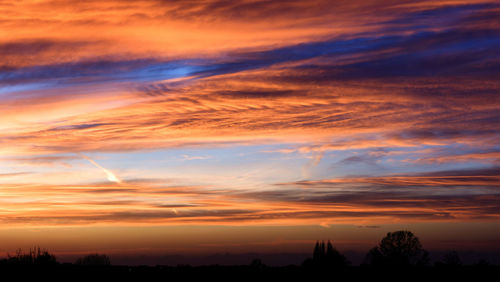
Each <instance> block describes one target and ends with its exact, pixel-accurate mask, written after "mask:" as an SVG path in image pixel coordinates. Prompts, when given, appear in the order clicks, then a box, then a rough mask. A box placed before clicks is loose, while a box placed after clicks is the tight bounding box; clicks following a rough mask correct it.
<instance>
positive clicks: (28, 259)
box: [7, 247, 57, 265]
mask: <svg viewBox="0 0 500 282" xmlns="http://www.w3.org/2000/svg"><path fill="white" fill-rule="evenodd" d="M7 262H8V263H14V264H26V265H29V264H31V265H55V264H57V260H56V257H55V256H54V255H52V254H50V253H49V252H48V251H47V250H45V249H41V248H40V247H34V248H32V249H31V248H30V250H29V252H28V253H25V252H23V250H22V249H18V250H17V251H16V254H15V255H13V256H12V255H10V254H7Z"/></svg>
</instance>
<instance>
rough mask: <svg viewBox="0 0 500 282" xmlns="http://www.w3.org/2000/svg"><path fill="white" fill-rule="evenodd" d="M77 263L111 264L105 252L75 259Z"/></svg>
mask: <svg viewBox="0 0 500 282" xmlns="http://www.w3.org/2000/svg"><path fill="white" fill-rule="evenodd" d="M75 264H78V265H94V266H97V265H111V260H110V259H109V257H108V256H107V255H105V254H90V255H86V256H84V257H82V258H79V259H77V260H76V262H75Z"/></svg>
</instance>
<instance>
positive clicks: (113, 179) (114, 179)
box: [79, 154, 122, 183]
mask: <svg viewBox="0 0 500 282" xmlns="http://www.w3.org/2000/svg"><path fill="white" fill-rule="evenodd" d="M79 155H80V156H81V157H82V158H84V159H86V160H87V161H89V162H90V163H91V164H93V165H94V166H95V167H97V168H99V169H101V170H102V171H103V172H104V173H106V176H107V177H108V180H109V181H111V182H115V183H121V182H122V181H121V180H120V179H119V178H118V177H116V175H115V174H114V173H112V172H111V171H109V170H107V169H105V168H104V167H102V166H101V165H99V164H98V163H96V162H95V161H94V160H92V159H91V158H89V157H87V156H85V155H84V154H79Z"/></svg>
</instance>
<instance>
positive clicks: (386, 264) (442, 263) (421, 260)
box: [0, 230, 500, 281]
mask: <svg viewBox="0 0 500 282" xmlns="http://www.w3.org/2000/svg"><path fill="white" fill-rule="evenodd" d="M0 272H1V273H2V274H4V275H5V277H9V276H11V275H14V276H16V275H17V276H19V275H22V277H23V278H40V277H45V278H48V279H52V280H54V279H65V280H68V279H94V278H96V277H99V278H100V279H113V280H117V279H134V280H135V279H137V280H149V279H155V280H158V279H207V278H209V277H210V278H217V279H223V280H226V279H228V280H229V279H231V280H250V279H277V280H279V281H281V280H283V279H304V280H307V281H310V280H315V279H318V280H319V279H323V278H324V277H329V276H330V277H331V279H328V280H335V279H342V278H345V279H350V280H351V279H355V280H357V279H359V280H361V279H363V280H373V279H375V278H376V279H378V278H380V279H385V280H396V279H397V280H399V281H401V280H406V281H417V280H419V281H421V280H423V279H433V280H438V279H439V280H446V281H449V280H450V279H473V280H474V281H478V279H479V280H481V279H482V278H485V279H486V278H488V277H498V275H499V274H500V266H499V265H495V264H492V263H490V262H488V261H487V260H485V259H480V260H478V261H477V262H475V263H473V264H464V263H463V262H462V259H461V258H460V254H459V253H458V252H457V251H455V250H450V251H448V252H446V253H443V254H442V257H441V259H439V260H438V261H435V262H431V261H430V259H429V253H428V252H427V251H426V250H425V249H424V248H423V246H422V245H421V244H420V241H419V239H418V238H417V237H416V236H415V235H414V234H413V233H411V232H410V231H405V230H402V231H395V232H389V233H387V235H386V236H385V237H384V238H383V239H382V240H381V241H380V243H379V244H378V245H377V246H375V247H374V248H372V249H371V250H369V251H368V253H367V254H366V256H365V259H364V261H363V263H362V264H360V265H353V264H352V263H351V262H350V261H349V260H348V259H347V258H346V256H345V255H344V254H342V253H340V252H339V251H338V250H337V249H336V248H335V247H334V245H333V243H332V242H331V241H327V242H325V241H317V242H316V244H315V246H314V248H313V252H312V257H309V258H306V259H305V260H304V261H303V262H302V263H301V264H295V265H287V266H269V265H266V264H265V262H264V261H263V260H262V259H261V258H258V257H256V258H254V259H253V260H252V261H251V262H249V263H247V264H241V265H219V264H212V263H209V264H207V265H202V266H191V265H185V264H177V265H175V266H167V265H156V266H127V265H113V263H112V261H111V259H110V257H109V256H107V255H106V254H99V253H94V254H88V255H86V256H83V257H80V258H78V259H76V260H75V262H74V263H60V262H58V261H57V259H56V256H54V255H53V254H51V253H50V252H49V251H47V250H45V249H42V248H40V247H35V248H32V249H30V250H29V251H27V252H23V251H22V250H20V249H19V250H18V251H17V252H16V253H15V254H14V255H10V254H9V255H8V256H7V258H4V259H1V260H0ZM325 275H326V276H325Z"/></svg>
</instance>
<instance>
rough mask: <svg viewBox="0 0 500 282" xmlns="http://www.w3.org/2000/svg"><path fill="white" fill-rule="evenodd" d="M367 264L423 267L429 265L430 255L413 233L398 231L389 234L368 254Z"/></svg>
mask: <svg viewBox="0 0 500 282" xmlns="http://www.w3.org/2000/svg"><path fill="white" fill-rule="evenodd" d="M365 262H366V263H368V264H370V265H374V266H383V265H398V266H410V265H421V266H422V265H427V264H428V263H429V253H428V252H427V251H426V250H424V249H423V248H422V244H420V241H419V239H418V238H417V237H416V236H415V235H413V233H411V232H410V231H396V232H389V233H387V235H386V236H385V237H384V238H383V239H382V240H381V241H380V243H379V245H378V246H376V247H374V248H372V249H371V250H370V251H369V252H368V254H367V255H366V259H365Z"/></svg>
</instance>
